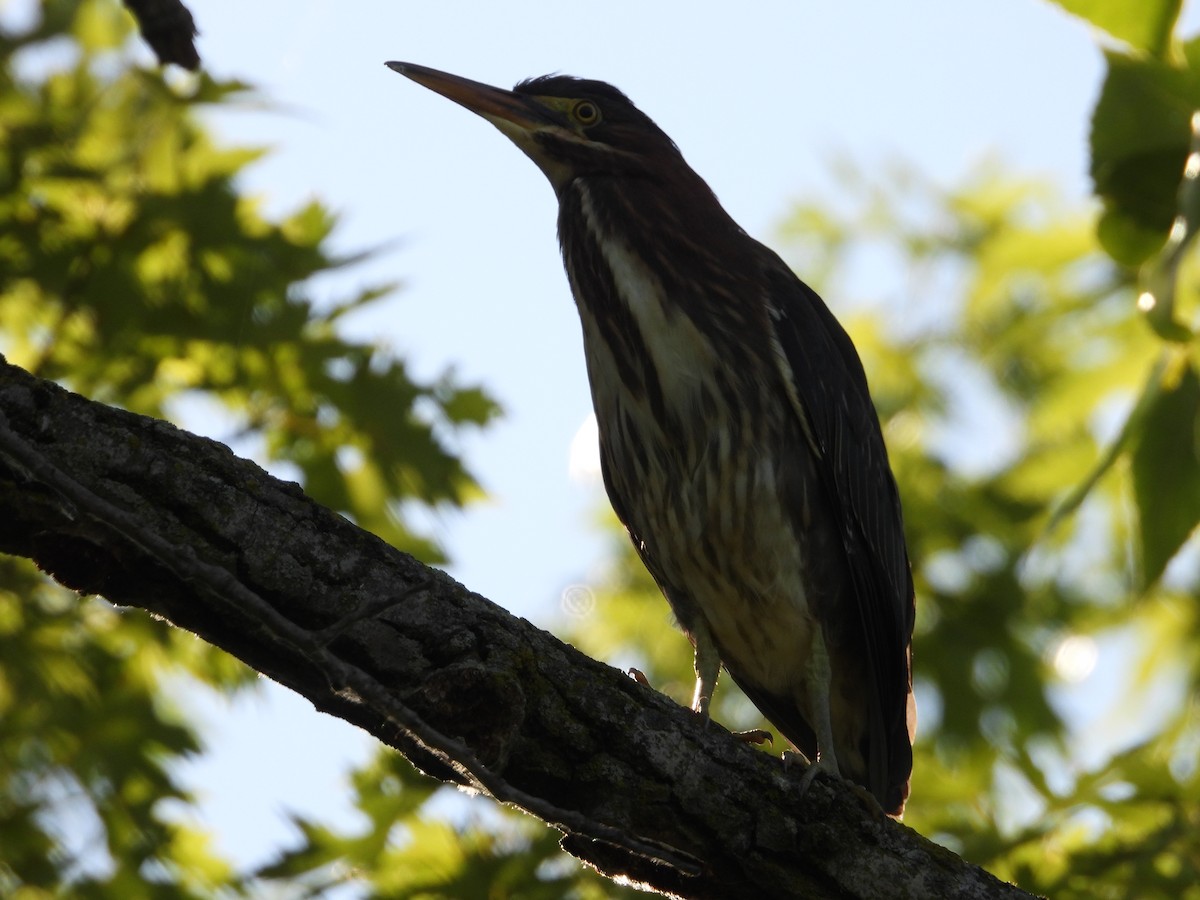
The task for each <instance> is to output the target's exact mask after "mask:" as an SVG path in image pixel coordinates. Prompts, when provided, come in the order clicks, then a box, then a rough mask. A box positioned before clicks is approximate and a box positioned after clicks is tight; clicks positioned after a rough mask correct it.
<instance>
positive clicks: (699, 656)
mask: <svg viewBox="0 0 1200 900" xmlns="http://www.w3.org/2000/svg"><path fill="white" fill-rule="evenodd" d="M691 633H692V643H693V644H695V646H696V660H695V665H696V692H695V693H694V694H693V695H692V711H693V712H698V713H700V715H702V716H704V718H706V719H707V718H708V705H709V703H711V702H712V696H713V691H714V690H715V689H716V687H717V675H719V674H720V672H721V654H720V652H719V651H718V650H717V643H716V641H714V640H713V636H712V632H711V631H709V630H708V623H707V622H706V621H704V616H702V615H701V616H697V617H696V624H695V626H694V627H693V628H692V629H691Z"/></svg>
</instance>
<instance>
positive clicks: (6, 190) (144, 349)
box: [0, 0, 497, 898]
mask: <svg viewBox="0 0 1200 900" xmlns="http://www.w3.org/2000/svg"><path fill="white" fill-rule="evenodd" d="M39 13H40V15H39V16H38V17H37V20H36V21H35V22H34V23H33V24H32V25H31V26H29V27H28V28H27V29H26V30H24V31H15V32H14V31H2V32H0V352H3V353H4V355H5V356H6V357H7V358H8V360H9V361H10V362H12V363H15V364H17V365H20V366H23V367H25V368H27V369H28V370H30V371H32V372H34V373H36V374H38V375H41V376H42V377H45V378H50V379H54V380H56V381H59V382H61V383H62V384H64V385H66V386H67V387H70V388H71V389H73V390H75V391H78V392H80V393H83V394H86V395H88V396H90V397H93V398H95V399H99V400H102V401H104V402H108V403H113V404H118V405H120V406H123V407H125V408H128V409H131V410H134V411H137V412H140V413H145V414H148V415H154V416H170V415H172V414H176V415H179V414H181V413H183V412H186V411H188V410H197V409H199V410H202V411H204V413H205V414H206V422H207V425H206V427H207V428H208V430H209V431H210V432H215V433H216V435H217V436H219V437H223V438H224V439H226V440H233V441H237V442H238V443H239V445H240V446H243V447H245V448H247V449H248V450H249V451H250V452H255V453H257V454H258V457H259V458H260V459H261V460H262V461H263V462H264V464H267V465H275V466H277V467H279V468H280V469H281V471H282V472H283V473H284V474H286V475H287V476H288V477H291V478H295V479H296V480H298V481H300V482H301V483H302V484H303V485H304V487H305V489H306V490H307V491H308V493H309V494H310V495H312V496H313V497H314V498H316V499H317V500H319V501H320V502H322V503H324V504H325V505H327V506H330V507H333V508H334V509H337V510H339V511H341V512H342V513H343V514H345V515H347V516H348V517H350V518H352V519H354V520H355V521H356V522H358V523H359V524H360V525H362V526H364V527H366V528H369V529H370V530H371V531H373V532H375V533H376V534H378V535H380V536H381V537H383V538H384V539H385V540H387V541H389V542H390V543H392V544H393V545H395V546H397V547H399V548H401V549H404V550H407V551H409V552H412V553H414V554H415V555H417V556H419V557H421V558H422V559H424V560H426V561H429V562H439V561H442V560H444V558H445V557H444V555H443V553H442V550H441V548H440V547H439V546H438V545H437V543H436V542H435V541H434V540H432V539H431V538H430V537H429V536H428V535H426V534H422V533H421V532H419V531H417V530H415V529H413V528H412V527H411V526H410V525H409V523H408V521H406V519H405V518H403V517H402V515H401V511H402V509H403V508H406V507H404V506H403V505H404V504H416V505H424V506H426V507H433V506H459V505H461V504H463V503H465V502H466V501H467V500H469V499H470V498H471V497H472V496H473V495H474V494H476V493H477V492H478V487H477V485H476V484H475V482H474V481H473V479H472V478H471V476H470V474H469V473H468V472H467V471H466V469H465V468H464V467H463V464H462V462H461V461H460V459H459V458H458V455H457V452H456V449H455V441H456V434H457V433H458V432H459V431H460V430H461V429H463V428H464V427H475V426H481V425H484V424H486V423H487V422H488V421H489V420H491V419H492V418H493V417H494V416H495V415H496V413H497V407H496V405H495V404H494V403H493V402H492V401H491V400H490V399H489V398H488V397H487V396H486V394H484V393H483V391H482V390H480V389H479V388H475V387H467V386H462V385H459V384H456V383H455V381H454V380H453V378H451V377H450V376H449V375H446V376H443V377H440V378H438V379H436V380H434V381H432V382H430V383H422V382H420V381H418V380H416V379H414V378H413V377H412V376H411V375H410V374H409V372H408V371H407V370H406V368H405V366H404V364H403V362H402V361H401V360H399V359H397V358H396V357H395V356H393V355H392V354H390V353H389V352H388V351H387V349H386V348H385V347H384V346H382V345H381V344H378V343H371V342H363V341H359V340H355V339H352V338H350V337H348V336H347V334H346V331H347V329H345V328H344V327H343V325H344V322H345V321H346V320H347V318H348V317H350V316H352V315H353V314H354V313H356V312H357V311H359V310H361V309H363V308H364V307H366V306H368V305H369V304H372V303H377V302H378V301H380V299H381V298H383V297H385V296H386V295H388V294H389V292H390V291H391V286H390V285H380V286H376V287H371V288H367V289H363V290H361V291H359V292H358V293H357V294H353V295H351V296H348V297H345V298H344V299H334V300H326V299H322V300H321V301H320V302H318V301H317V300H315V299H313V298H312V297H311V296H310V294H309V289H308V288H307V285H308V283H309V281H310V280H311V279H312V278H313V277H314V276H316V275H320V274H325V273H329V272H331V271H334V270H337V269H340V268H344V267H347V266H350V265H353V264H354V263H355V262H357V261H359V260H360V259H362V258H363V256H364V254H357V255H350V256H338V255H335V254H333V253H332V252H331V250H330V248H329V238H330V234H331V232H332V230H333V227H334V224H335V223H334V219H333V216H332V215H331V214H330V213H329V212H328V211H327V210H326V209H325V208H324V207H322V206H321V205H320V204H319V203H317V202H315V201H314V202H310V203H308V204H306V205H305V206H303V207H302V208H300V209H298V210H296V211H295V212H294V213H292V214H290V215H288V216H286V217H285V218H283V219H282V220H281V221H273V220H271V219H269V218H267V217H266V216H264V214H263V213H262V212H261V211H260V209H259V207H258V204H257V203H256V201H255V200H254V199H252V198H251V197H249V196H246V195H245V194H244V193H242V192H241V191H240V190H239V187H238V177H239V174H240V172H241V171H242V170H243V169H244V168H245V167H246V166H247V165H248V164H250V163H251V162H253V161H254V160H255V159H256V158H257V157H258V156H259V155H260V154H259V151H257V150H250V149H245V148H234V149H230V148H225V147H220V146H218V145H217V144H216V143H215V142H214V141H213V139H212V138H211V137H210V135H209V134H208V133H207V132H206V130H205V129H204V128H203V127H202V126H201V125H200V124H199V121H198V117H197V113H198V111H199V110H200V109H202V108H203V107H206V106H212V105H219V104H228V103H231V102H236V101H237V100H238V99H239V98H241V97H243V96H246V95H247V90H248V89H247V87H246V86H245V85H242V84H239V83H233V82H228V83H219V82H216V81H213V80H212V79H211V78H208V77H207V76H199V77H184V78H167V77H164V73H162V72H159V71H148V70H142V69H139V68H138V67H136V66H135V65H134V64H133V62H132V58H133V56H135V55H137V54H139V53H141V54H142V55H143V56H144V55H145V54H144V51H142V50H141V49H140V48H137V47H136V45H135V44H132V43H131V34H132V20H131V18H130V16H129V14H128V13H127V12H126V11H125V10H124V8H123V7H122V6H120V5H119V3H117V2H115V0H85V2H77V0H72V2H67V0H46V2H44V3H43V4H42V5H41V6H40V9H39ZM172 74H178V73H172ZM177 674H187V675H190V676H192V677H194V678H196V679H199V680H201V681H204V682H206V683H208V684H211V685H214V686H217V687H221V688H226V689H230V690H232V689H235V688H237V687H240V686H245V685H249V684H252V683H253V681H254V678H253V673H252V672H250V671H248V670H247V669H245V668H244V667H242V666H241V665H240V664H238V663H237V662H236V661H234V660H232V659H231V658H230V657H228V656H226V655H225V654H223V653H221V652H220V651H216V650H214V649H213V648H210V647H207V646H206V645H204V644H202V643H201V642H198V641H196V640H195V639H194V638H191V637H190V636H187V635H185V634H183V633H182V632H176V631H175V630H173V629H170V628H169V627H167V626H166V625H165V624H163V623H161V622H154V621H152V620H151V619H149V618H148V617H146V616H144V615H142V614H140V613H139V614H134V613H129V614H125V613H121V612H118V611H116V610H114V609H112V608H111V607H109V606H108V605H106V604H104V603H103V602H102V601H99V600H96V601H92V602H88V603H83V604H81V603H80V602H79V601H78V599H77V598H75V597H73V596H72V595H70V594H68V593H66V592H64V591H62V590H61V589H59V588H57V587H56V586H54V585H53V584H51V583H49V582H48V581H46V580H45V579H44V578H42V577H41V576H40V575H39V574H38V573H37V572H36V571H35V570H34V569H33V568H32V566H31V565H28V564H26V563H25V562H24V561H19V560H13V559H8V558H6V559H3V560H0V722H3V727H2V728H0V895H3V896H6V897H8V896H20V897H39V896H68V895H69V896H72V897H121V898H137V897H149V896H161V897H166V896H170V897H191V896H195V897H212V896H214V895H216V894H220V893H230V894H232V893H237V892H241V891H243V890H246V889H247V883H246V881H245V879H244V878H243V877H242V876H240V875H238V874H237V873H235V872H234V871H233V870H232V868H231V867H230V866H229V865H228V863H226V862H224V861H222V860H220V859H219V858H218V857H217V856H216V855H214V854H213V853H212V852H210V850H209V849H208V847H207V836H206V835H205V834H204V833H203V832H202V831H199V830H197V829H195V828H193V827H190V826H186V825H182V824H180V822H181V821H182V820H183V819H185V818H186V815H185V814H182V813H181V812H180V810H181V809H186V805H187V804H188V803H189V802H190V798H189V797H187V796H186V794H185V792H184V791H183V790H182V789H181V788H180V787H179V785H178V783H177V782H176V780H175V778H174V776H173V774H172V763H173V761H176V760H179V759H181V758H183V757H186V756H189V755H191V754H194V753H196V752H198V751H199V750H200V747H201V741H200V736H199V735H198V734H197V733H196V731H195V730H194V728H193V727H192V726H191V725H190V724H189V723H188V722H187V721H186V720H185V718H184V717H183V716H182V715H181V714H180V713H179V712H178V711H176V710H174V709H173V708H172V706H171V703H170V701H169V699H168V698H167V697H166V696H165V695H164V694H163V692H162V687H161V682H163V681H164V680H165V679H169V678H172V676H174V675H177ZM178 681H179V679H178V678H177V677H175V678H173V683H176V684H177V683H178Z"/></svg>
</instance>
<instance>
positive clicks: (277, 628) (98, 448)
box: [0, 357, 1029, 898]
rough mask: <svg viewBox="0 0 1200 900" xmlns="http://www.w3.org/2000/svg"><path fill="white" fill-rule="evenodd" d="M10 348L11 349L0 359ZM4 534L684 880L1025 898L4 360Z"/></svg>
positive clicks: (660, 699) (847, 796)
mask: <svg viewBox="0 0 1200 900" xmlns="http://www.w3.org/2000/svg"><path fill="white" fill-rule="evenodd" d="M0 363H3V359H2V357H0ZM0 551H4V552H7V553H11V554H17V555H21V556H27V557H30V558H31V559H33V560H35V561H36V562H37V564H38V565H39V566H41V567H42V568H43V569H44V570H45V571H47V572H49V573H50V574H52V575H53V576H54V577H55V578H57V579H58V580H59V581H61V582H62V583H63V584H65V585H67V586H68V587H70V588H72V589H74V590H76V591H79V592H80V593H83V594H102V595H103V596H104V597H106V598H108V599H109V600H110V601H112V602H113V603H117V604H121V605H126V606H133V607H140V608H142V609H145V610H149V611H150V612H152V613H154V614H156V615H160V616H163V617H165V618H167V619H168V620H170V621H171V622H173V623H174V624H175V625H177V626H179V627H182V628H186V629H188V630H190V631H193V632H194V633H196V634H197V635H199V636H200V637H201V638H203V639H204V640H206V641H209V642H210V643H212V644H215V645H216V646H218V647H221V648H223V649H225V650H227V651H229V652H230V653H232V654H234V655H235V656H237V657H239V658H240V659H242V660H244V661H245V662H246V663H248V664H249V665H251V666H253V667H254V668H255V669H257V670H258V671H260V672H263V673H265V674H266V675H269V676H270V677H271V678H274V679H275V680H276V681H278V682H280V683H282V684H285V685H287V686H288V687H290V688H292V689H293V690H295V691H297V692H298V693H300V694H303V695H304V696H305V697H307V698H308V699H309V700H310V701H312V703H313V705H314V706H315V707H316V708H317V709H319V710H322V711H324V712H328V713H330V714H332V715H336V716H339V717H341V718H343V719H346V720H348V721H350V722H353V723H355V724H357V725H359V726H360V727H362V728H364V729H366V730H367V731H369V732H370V733H371V734H373V735H375V736H376V737H377V738H378V739H379V740H381V741H383V742H385V743H387V744H389V745H390V746H392V747H395V748H396V749H397V750H399V751H400V752H401V753H403V754H405V755H406V756H407V757H408V758H409V759H411V760H412V761H413V762H414V763H415V764H416V765H418V766H419V767H420V768H421V769H423V770H424V771H425V772H427V773H429V774H430V775H432V776H433V777H436V778H440V779H443V780H445V781H450V782H455V783H458V784H462V785H467V786H470V787H473V788H475V789H476V790H478V791H480V792H481V793H484V794H487V795H490V796H493V797H495V798H496V799H497V800H498V801H499V802H502V803H507V804H513V805H516V806H519V807H522V808H524V809H526V810H528V811H529V812H531V813H533V814H534V815H537V816H539V817H540V818H542V819H544V820H545V821H547V822H548V823H550V824H551V825H553V826H554V827H556V828H558V829H559V830H561V831H562V832H563V833H564V839H563V845H564V847H566V849H568V850H569V851H570V852H571V853H573V854H575V855H576V856H578V857H579V858H581V859H583V860H584V861H585V862H587V863H589V864H591V865H594V866H596V867H597V868H598V869H599V870H600V871H602V872H604V873H607V874H610V875H614V876H615V875H622V876H624V877H626V878H628V879H630V880H632V881H634V882H636V883H643V884H647V885H650V886H652V887H654V888H655V889H657V890H659V891H662V892H665V893H670V894H674V895H678V896H686V897H750V896H764V897H839V898H845V897H919V898H928V897H944V898H949V897H989V898H990V897H1027V896H1029V895H1027V894H1025V893H1023V892H1021V891H1019V890H1017V889H1016V888H1014V887H1012V886H1010V885H1007V884H1004V883H1002V882H1000V881H998V880H997V879H995V878H994V877H993V876H991V875H989V874H988V873H986V872H984V871H982V870H981V869H979V868H977V867H975V866H972V865H970V864H968V863H966V862H964V861H963V860H961V859H960V858H958V857H957V856H955V855H954V854H953V853H951V852H950V851H948V850H946V849H944V848H942V847H939V846H938V845H936V844H934V843H932V842H930V841H928V840H926V839H925V838H923V837H922V836H920V835H918V834H917V833H915V832H914V831H912V830H911V829H909V828H906V827H905V826H904V825H902V824H899V823H896V822H894V821H892V820H890V819H888V818H887V817H886V816H884V815H883V814H882V813H880V812H879V810H878V808H877V807H876V808H874V809H872V808H871V805H870V804H867V803H865V802H864V801H863V799H862V798H861V797H860V796H859V794H858V793H856V792H855V791H854V790H852V789H851V788H849V787H848V786H846V785H845V784H843V783H841V782H835V781H833V780H831V779H827V778H818V779H816V780H815V781H814V782H813V784H812V786H811V788H810V789H809V790H808V791H807V792H803V791H802V790H801V788H800V775H801V768H800V766H799V765H795V766H792V767H791V769H790V770H785V769H784V767H783V765H782V764H781V763H780V761H779V760H778V759H776V758H773V757H772V756H770V755H768V754H764V753H761V752H759V751H757V750H754V749H753V748H751V747H748V746H746V745H745V744H744V743H742V742H739V741H738V740H736V739H734V738H733V737H731V736H730V735H729V733H728V732H726V731H725V730H724V729H722V728H720V727H719V726H717V725H715V724H710V725H708V726H705V725H703V724H702V723H700V722H699V721H697V719H696V718H695V717H694V716H693V714H692V713H691V712H689V711H688V710H686V709H683V708H681V707H679V706H677V705H676V704H674V703H672V702H671V701H670V700H668V699H667V698H666V697H664V696H662V695H660V694H658V693H656V692H655V691H653V690H650V689H648V688H646V687H643V686H641V685H639V684H638V683H636V682H635V681H634V680H632V679H631V678H629V677H627V676H626V675H624V674H623V673H621V672H619V671H617V670H615V669H613V668H610V667H608V666H605V665H603V664H601V663H599V662H596V661H595V660H592V659H589V658H588V657H586V656H584V655H583V654H581V653H579V652H578V651H576V650H575V649H574V648H572V647H570V646H568V645H566V644H563V643H562V642H560V641H558V640H556V639H555V638H554V637H553V636H552V635H550V634H548V633H546V632H544V631H542V630H540V629H538V628H535V627H534V626H533V625H531V624H530V623H529V622H527V621H525V620H523V619H518V618H515V617H513V616H512V615H510V614H508V613H507V612H505V611H504V610H503V609H501V608H500V607H498V606H496V605H495V604H493V603H491V602H489V601H488V600H486V599H484V598H483V597H480V596H479V595H477V594H473V593H471V592H470V591H469V590H467V589H466V588H464V587H462V586H461V585H459V584H457V583H456V582H454V581H453V580H452V579H450V578H449V577H448V576H446V575H445V574H443V573H441V572H438V571H435V570H432V569H429V568H427V567H426V566H424V565H422V564H421V563H419V562H418V561H416V560H415V559H413V558H411V557H410V556H407V555H406V554H404V553H400V552H398V551H397V550H395V549H393V548H391V547H389V546H387V545H386V544H384V543H383V542H382V541H380V540H379V539H378V538H376V537H374V536H373V535H371V534H368V533H365V532H363V531H361V530H360V529H358V528H356V527H355V526H354V525H352V524H351V523H350V522H348V521H346V520H345V519H343V518H342V517H340V516H338V515H337V514H335V513H333V512H331V511H329V510H328V509H325V508H323V507H321V506H319V505H318V504H316V503H315V502H313V501H312V500H311V499H309V498H308V497H306V496H305V494H304V492H303V491H302V490H301V489H300V488H299V487H298V486H297V485H295V484H291V483H288V482H284V481H280V480H279V479H276V478H273V477H271V476H270V475H268V474H266V473H265V472H264V471H262V470H261V469H260V468H259V467H258V466H256V465H255V464H253V463H251V462H248V461H246V460H242V459H238V458H237V457H235V456H234V455H233V453H232V452H231V451H230V450H229V449H228V448H227V447H225V446H223V445H222V444H219V443H217V442H215V441H211V440H207V439H205V438H201V437H197V436H195V435H192V434H188V433H187V432H184V431H181V430H179V429H177V428H175V427H173V426H171V425H169V424H167V423H165V422H161V421H158V420H155V419H150V418H146V417H144V416H138V415H134V414H132V413H129V412H125V411H123V410H119V409H114V408H110V407H107V406H104V405H102V404H99V403H96V402H93V401H90V400H87V399H86V398H83V397H80V396H78V395H75V394H72V393H70V392H68V391H66V390H63V389H62V388H60V387H58V386H56V385H53V384H50V383H48V382H45V381H41V380H38V379H36V378H34V377H33V376H31V375H29V374H28V373H26V372H24V371H23V370H21V369H18V368H15V367H12V366H9V365H7V364H3V366H2V367H0Z"/></svg>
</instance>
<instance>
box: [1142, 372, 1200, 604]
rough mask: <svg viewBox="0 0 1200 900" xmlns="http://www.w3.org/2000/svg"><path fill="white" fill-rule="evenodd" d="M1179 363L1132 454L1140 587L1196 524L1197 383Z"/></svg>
mask: <svg viewBox="0 0 1200 900" xmlns="http://www.w3.org/2000/svg"><path fill="white" fill-rule="evenodd" d="M1180 362H1181V365H1180V366H1178V367H1177V368H1176V369H1174V370H1172V371H1168V372H1167V373H1166V375H1165V377H1164V384H1163V389H1162V391H1161V392H1160V393H1159V395H1158V397H1157V398H1156V400H1155V403H1154V405H1153V406H1152V407H1151V409H1150V410H1149V413H1148V414H1147V416H1146V419H1145V422H1144V431H1143V432H1142V436H1141V440H1140V441H1139V442H1138V446H1137V449H1136V450H1135V451H1134V453H1133V485H1134V494H1135V497H1136V500H1137V508H1138V516H1139V518H1140V520H1141V535H1140V537H1141V546H1140V551H1141V563H1142V565H1141V572H1140V576H1141V582H1142V587H1143V588H1146V587H1148V586H1150V585H1152V584H1154V583H1155V582H1156V581H1157V580H1158V579H1159V577H1160V576H1161V575H1162V573H1163V569H1165V568H1166V566H1167V563H1168V562H1170V561H1171V558H1172V557H1173V556H1174V555H1175V554H1176V553H1177V552H1178V550H1179V548H1180V547H1181V546H1182V545H1183V542H1184V541H1186V540H1187V538H1188V536H1189V535H1190V534H1191V533H1192V532H1193V531H1194V530H1195V528H1196V525H1197V524H1200V378H1197V376H1196V371H1195V369H1194V368H1193V366H1192V365H1191V363H1190V362H1189V361H1187V359H1186V358H1185V357H1180Z"/></svg>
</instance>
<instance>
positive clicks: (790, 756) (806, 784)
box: [783, 750, 884, 816]
mask: <svg viewBox="0 0 1200 900" xmlns="http://www.w3.org/2000/svg"><path fill="white" fill-rule="evenodd" d="M797 758H798V759H800V760H802V761H803V762H804V764H805V765H806V766H807V767H808V768H807V769H805V771H804V774H803V775H801V776H800V796H801V797H803V796H804V795H805V794H807V793H808V790H809V788H811V787H812V783H813V781H815V780H816V777H817V776H818V775H827V776H830V777H832V778H836V779H837V780H838V781H840V782H841V783H842V784H844V785H846V786H847V787H848V788H850V790H851V791H853V792H854V796H855V797H856V798H858V802H859V803H860V804H861V805H862V808H863V809H864V810H865V811H866V812H867V813H869V814H871V815H875V816H883V815H884V812H883V807H882V806H880V805H879V801H878V800H877V799H875V795H874V794H872V793H871V792H870V791H868V790H867V789H866V788H865V787H863V786H862V785H861V784H857V783H855V782H853V781H851V780H850V779H848V778H845V777H844V776H843V775H842V773H841V771H840V770H839V769H838V765H837V760H836V759H830V760H828V761H826V760H824V759H820V758H818V759H817V760H816V761H815V762H809V761H808V759H807V758H806V757H805V756H804V754H803V753H801V752H799V751H798V750H789V751H787V752H785V753H784V754H783V766H784V768H785V769H787V768H790V767H791V765H792V764H793V762H794V761H795V760H796V759H797Z"/></svg>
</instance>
